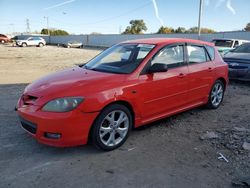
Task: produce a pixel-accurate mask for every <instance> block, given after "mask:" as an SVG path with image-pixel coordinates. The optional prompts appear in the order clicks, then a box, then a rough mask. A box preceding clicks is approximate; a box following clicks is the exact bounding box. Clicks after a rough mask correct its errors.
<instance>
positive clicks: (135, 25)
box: [122, 20, 148, 34]
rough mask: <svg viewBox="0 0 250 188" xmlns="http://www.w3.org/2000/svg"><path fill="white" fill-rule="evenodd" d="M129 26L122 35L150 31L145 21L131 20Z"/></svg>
mask: <svg viewBox="0 0 250 188" xmlns="http://www.w3.org/2000/svg"><path fill="white" fill-rule="evenodd" d="M129 24H130V26H128V27H127V28H126V29H125V31H124V32H123V33H122V34H143V31H147V30H148V28H147V26H146V24H145V22H144V21H143V20H131V21H130V22H129Z"/></svg>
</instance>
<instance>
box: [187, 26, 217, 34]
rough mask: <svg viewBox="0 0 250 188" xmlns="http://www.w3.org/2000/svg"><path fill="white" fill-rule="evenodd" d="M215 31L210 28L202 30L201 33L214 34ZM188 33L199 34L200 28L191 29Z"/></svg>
mask: <svg viewBox="0 0 250 188" xmlns="http://www.w3.org/2000/svg"><path fill="white" fill-rule="evenodd" d="M214 32H215V31H214V30H213V29H209V28H201V33H214ZM187 33H198V27H191V28H190V29H189V30H188V31H187Z"/></svg>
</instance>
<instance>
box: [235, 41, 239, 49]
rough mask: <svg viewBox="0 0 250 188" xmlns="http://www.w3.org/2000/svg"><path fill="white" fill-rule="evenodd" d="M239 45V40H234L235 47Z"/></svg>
mask: <svg viewBox="0 0 250 188" xmlns="http://www.w3.org/2000/svg"><path fill="white" fill-rule="evenodd" d="M237 46H239V41H237V40H236V41H234V48H236V47H237Z"/></svg>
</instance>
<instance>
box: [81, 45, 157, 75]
mask: <svg viewBox="0 0 250 188" xmlns="http://www.w3.org/2000/svg"><path fill="white" fill-rule="evenodd" d="M154 46H155V45H151V44H118V45H115V46H113V47H111V48H109V49H107V50H105V51H104V52H102V53H101V54H99V55H98V56H96V57H95V58H94V59H92V60H90V61H89V62H88V63H87V64H86V65H85V66H84V67H85V68H86V69H90V70H95V71H100V72H111V73H118V74H128V73H131V72H133V71H134V70H135V69H136V68H137V67H138V65H139V64H140V63H141V62H142V60H143V59H144V58H145V57H146V56H147V55H148V53H149V52H150V51H151V50H152V49H153V48H154Z"/></svg>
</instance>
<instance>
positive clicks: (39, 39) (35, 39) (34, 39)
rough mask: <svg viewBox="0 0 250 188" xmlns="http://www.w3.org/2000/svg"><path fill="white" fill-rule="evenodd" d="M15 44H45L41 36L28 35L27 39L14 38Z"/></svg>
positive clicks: (40, 45) (23, 45) (24, 45)
mask: <svg viewBox="0 0 250 188" xmlns="http://www.w3.org/2000/svg"><path fill="white" fill-rule="evenodd" d="M16 45H17V46H22V47H26V46H39V47H43V46H45V45H46V41H45V40H44V39H43V38H42V37H28V38H27V39H23V40H16Z"/></svg>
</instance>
